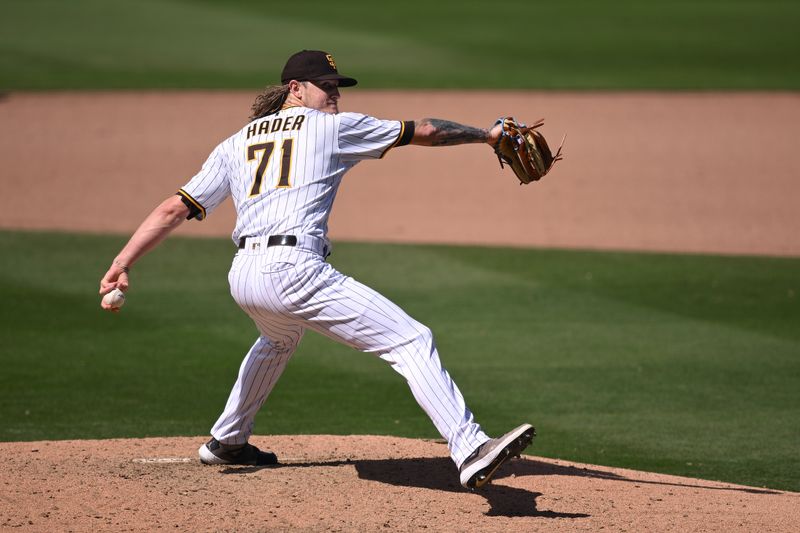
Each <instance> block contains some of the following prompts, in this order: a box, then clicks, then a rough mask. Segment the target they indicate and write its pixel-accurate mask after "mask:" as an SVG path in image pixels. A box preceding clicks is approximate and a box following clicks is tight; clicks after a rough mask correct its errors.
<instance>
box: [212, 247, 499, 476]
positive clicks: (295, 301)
mask: <svg viewBox="0 0 800 533" xmlns="http://www.w3.org/2000/svg"><path fill="white" fill-rule="evenodd" d="M323 254H324V243H323V241H321V240H320V239H314V238H311V237H305V238H304V237H301V238H300V242H299V243H298V245H297V246H295V247H288V246H273V247H269V248H267V247H266V238H249V239H247V243H246V246H245V248H244V249H242V250H239V252H238V254H237V255H236V257H235V258H234V260H233V264H232V265H231V270H230V273H229V275H228V280H229V282H230V286H231V295H232V296H233V298H234V300H236V303H238V304H239V306H240V307H241V308H242V309H243V310H244V311H245V312H246V313H247V314H248V315H249V316H250V318H252V319H253V321H254V322H255V324H256V326H257V327H258V329H259V331H260V333H261V336H260V337H259V338H258V339H257V340H256V342H255V344H253V346H252V348H250V351H249V352H248V353H247V355H246V357H245V358H244V361H242V365H241V367H240V369H239V375H238V378H237V379H236V383H235V384H234V386H233V389H232V390H231V393H230V396H229V398H228V402H227V404H226V405H225V410H224V411H223V413H222V415H221V416H220V417H219V420H217V422H216V423H215V424H214V427H213V428H212V430H211V434H212V435H213V436H214V437H215V438H216V439H217V440H219V441H220V442H222V443H225V444H243V443H245V442H246V441H247V439H248V438H249V436H250V434H251V433H252V431H253V423H254V420H255V416H256V413H257V412H258V410H259V409H260V408H261V405H262V404H263V403H264V401H265V400H266V398H267V396H268V395H269V393H270V391H271V390H272V388H273V387H274V385H275V383H276V382H277V381H278V378H280V376H281V373H282V372H283V369H284V368H285V367H286V363H287V362H288V361H289V358H290V357H291V356H292V353H294V351H295V349H296V348H297V345H298V344H299V342H300V339H301V338H302V336H303V332H304V331H305V329H306V328H309V329H312V330H314V331H317V332H319V333H321V334H323V335H325V336H327V337H330V338H332V339H334V340H336V341H338V342H340V343H343V344H346V345H348V346H351V347H353V348H356V349H357V350H360V351H363V352H369V353H374V354H376V355H377V356H378V357H380V358H381V359H383V360H384V361H386V362H388V363H389V364H391V365H392V368H394V369H395V370H396V371H397V372H398V373H399V374H400V375H402V376H403V377H404V378H405V379H406V381H407V382H408V385H409V387H410V388H411V392H412V394H413V395H414V398H415V399H416V400H417V403H419V405H420V407H422V409H423V410H424V411H425V413H427V414H428V416H429V417H430V419H431V420H432V421H433V424H434V425H435V426H436V429H437V430H438V431H439V433H440V434H441V435H442V437H444V438H445V440H447V443H448V446H449V448H450V454H451V457H452V458H453V461H454V462H455V463H456V465H457V466H460V465H461V463H462V462H463V461H464V460H465V459H466V457H467V456H468V455H469V454H470V453H471V452H472V451H473V450H475V448H477V447H478V446H480V445H481V444H483V443H484V442H485V441H487V440H489V437H488V436H487V435H486V434H485V433H484V432H483V431H482V430H481V427H480V426H479V425H478V424H477V423H475V421H474V420H473V416H472V413H471V412H470V411H469V409H467V407H466V405H465V403H464V398H463V396H462V395H461V392H460V391H459V390H458V387H457V386H456V384H455V383H454V382H453V380H452V379H451V378H450V375H449V374H448V373H447V371H446V370H445V369H444V368H443V367H442V364H441V362H440V361H439V354H438V353H437V351H436V347H435V345H434V343H433V336H432V334H431V331H430V329H428V328H427V327H425V326H424V325H422V324H420V323H419V322H417V321H415V320H414V319H412V318H411V317H410V316H408V315H407V314H406V313H405V312H404V311H403V310H402V309H400V308H399V307H398V306H397V305H395V304H394V303H392V302H391V301H389V300H388V299H387V298H385V297H383V296H382V295H380V294H379V293H377V292H376V291H374V290H372V289H370V288H369V287H367V286H365V285H362V284H361V283H359V282H357V281H355V280H354V279H353V278H350V277H348V276H345V275H343V274H341V273H340V272H338V271H337V270H336V269H334V268H333V267H332V266H331V265H329V264H328V263H326V262H325V261H324V255H323Z"/></svg>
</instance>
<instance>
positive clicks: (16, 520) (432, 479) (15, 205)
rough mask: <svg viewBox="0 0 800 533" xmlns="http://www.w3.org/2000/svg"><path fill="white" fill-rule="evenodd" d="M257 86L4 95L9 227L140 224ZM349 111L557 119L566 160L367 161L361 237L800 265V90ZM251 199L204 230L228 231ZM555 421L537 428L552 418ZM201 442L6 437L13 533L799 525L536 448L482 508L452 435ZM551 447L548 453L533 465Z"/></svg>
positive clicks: (105, 228) (793, 499)
mask: <svg viewBox="0 0 800 533" xmlns="http://www.w3.org/2000/svg"><path fill="white" fill-rule="evenodd" d="M252 98H253V94H252V93H222V92H218V93H202V92H195V93H188V94H186V93H145V94H137V93H113V94H110V93H56V94H12V95H9V96H7V97H5V98H2V99H0V160H1V161H3V168H2V170H0V186H2V191H3V194H2V195H0V228H22V229H57V230H67V231H92V232H118V233H126V234H127V233H130V232H131V231H132V230H133V229H134V228H135V227H136V225H137V224H138V222H139V221H140V220H141V219H142V218H143V216H144V215H145V214H146V213H147V212H148V211H149V210H150V209H151V208H152V207H153V206H154V205H156V203H157V202H159V201H160V200H161V199H163V198H164V197H165V196H166V195H168V194H171V193H172V192H173V191H175V190H176V189H177V188H178V187H180V186H181V185H182V184H183V183H185V181H186V180H187V179H188V178H189V177H190V176H191V175H192V174H193V173H194V172H195V171H196V170H197V169H198V168H199V166H200V165H201V164H202V162H203V160H204V159H205V157H206V156H207V154H208V153H209V152H210V150H211V149H212V148H213V146H214V145H215V144H216V143H218V142H219V141H220V140H221V139H222V138H224V137H225V136H227V135H228V134H230V133H231V132H232V131H233V130H234V129H235V128H237V127H238V126H240V125H241V124H242V123H243V120H244V118H245V117H246V116H247V112H248V109H249V106H250V103H251V101H252ZM341 107H342V109H343V110H358V111H362V112H366V113H370V114H374V115H376V116H381V117H386V118H401V119H411V118H420V117H423V116H433V117H443V118H451V119H454V120H458V121H461V122H466V123H471V124H486V125H488V124H489V123H491V121H492V120H494V119H495V118H496V117H497V116H499V115H503V114H512V113H513V114H514V115H516V116H517V117H518V118H521V119H526V120H528V119H529V120H534V119H536V118H538V117H540V116H545V117H546V118H547V123H546V125H545V130H544V132H545V134H547V135H548V136H550V137H551V138H559V137H560V135H561V134H562V133H564V132H566V133H567V134H568V138H567V145H566V148H565V152H566V160H565V161H563V162H562V163H560V164H559V166H558V167H557V168H556V170H555V171H554V172H553V174H552V175H550V176H548V177H547V178H546V179H545V180H544V181H542V182H540V183H537V184H534V185H531V186H528V187H525V188H520V187H519V186H518V185H516V183H515V181H514V180H515V178H513V176H512V175H511V174H510V171H508V170H506V171H505V172H501V171H500V169H499V167H498V165H497V161H496V159H495V158H494V156H493V155H492V153H491V151H490V150H489V149H488V148H487V147H453V148H448V149H446V150H430V149H423V148H401V149H397V150H393V151H392V152H390V153H389V154H388V155H387V157H386V158H385V160H383V161H381V162H368V163H364V164H362V165H359V167H357V168H356V169H355V170H354V171H353V172H352V173H350V174H349V175H348V176H347V178H346V179H345V182H344V184H343V186H342V189H341V191H340V193H339V196H338V199H337V205H336V207H335V209H334V211H333V216H332V220H331V236H332V237H333V238H334V240H336V239H341V240H356V241H384V242H425V243H427V242H439V243H462V244H466V243H470V244H473V243H474V244H489V245H508V246H542V247H566V248H595V249H620V250H657V251H680V252H708V253H725V254H766V255H787V256H800V238H798V228H800V209H798V208H797V199H798V198H800V179H798V176H800V158H798V157H796V154H795V152H796V149H797V140H796V139H797V138H798V137H799V136H800V135H798V134H800V95H798V94H793V93H792V94H780V93H769V94H752V93H750V94H734V93H729V94H724V95H714V94H705V93H703V94H688V93H687V94H669V95H665V94H655V93H649V94H588V93H576V94H557V93H523V92H508V93H482V92H469V93H451V92H411V93H402V94H400V93H393V92H388V91H387V92H365V91H353V92H352V93H351V94H346V96H345V99H344V100H343V102H342V106H341ZM232 222H233V212H232V209H231V208H230V206H229V205H226V206H224V207H222V208H220V209H219V211H218V212H216V213H214V214H213V215H212V216H210V217H209V219H208V220H206V221H204V222H202V223H191V224H185V225H184V226H183V227H181V229H180V230H179V232H178V233H179V234H184V235H213V236H220V235H228V234H229V233H230V231H231V228H232ZM533 422H535V421H533ZM202 441H203V438H202V437H197V438H175V439H144V440H108V441H64V442H38V443H33V442H29V443H0V453H2V456H3V457H4V459H5V460H6V464H5V465H4V468H3V469H2V470H0V483H2V488H3V493H2V496H0V529H2V530H4V531H5V530H9V531H10V530H19V529H23V530H26V531H53V530H58V531H68V530H69V531H89V530H110V531H152V530H156V529H170V530H178V531H195V530H203V531H205V530H214V531H285V530H298V531H326V530H331V531H375V530H381V531H384V530H400V531H410V530H421V529H426V530H431V531H538V530H542V531H545V530H546V531H599V530H606V531H631V532H639V531H682V532H683V531H726V532H728V531H760V532H770V531H786V532H789V531H800V499H798V498H799V497H800V494H797V493H785V492H778V491H769V490H762V489H754V488H748V487H741V486H735V485H729V484H722V483H714V482H709V481H700V480H695V479H687V478H677V477H670V476H661V475H655V474H647V473H641V472H633V471H627V470H619V469H611V468H605V467H597V466H588V465H572V464H568V463H565V462H561V461H553V460H549V459H540V458H536V457H525V458H523V459H522V460H518V461H516V462H515V463H514V464H512V465H509V466H508V467H506V468H505V469H504V470H503V472H502V473H501V475H500V476H499V478H498V479H497V481H496V483H495V484H494V485H493V486H491V487H489V488H488V489H487V490H485V491H482V492H480V493H470V492H468V491H465V490H463V489H462V488H461V487H460V486H459V485H458V481H457V476H456V472H455V468H454V466H453V465H452V463H451V462H450V460H449V459H448V458H447V456H446V449H445V447H444V446H443V445H442V444H440V443H435V442H428V441H416V440H409V439H399V438H388V437H361V436H351V437H330V436H315V437H306V436H303V437H280V436H273V437H256V438H254V442H255V443H256V444H258V445H261V446H264V447H266V448H272V449H274V450H275V451H276V452H278V453H279V455H281V457H282V458H283V460H284V461H285V462H287V464H286V465H285V466H282V467H279V468H268V469H255V468H218V467H203V466H202V465H200V464H199V463H198V462H197V461H196V460H195V454H196V448H197V446H198V445H199V444H200V443H201V442H202ZM532 452H533V453H535V445H534V448H533V450H532Z"/></svg>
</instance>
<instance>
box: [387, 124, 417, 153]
mask: <svg viewBox="0 0 800 533" xmlns="http://www.w3.org/2000/svg"><path fill="white" fill-rule="evenodd" d="M412 137H414V121H413V120H403V121H401V122H400V134H399V135H398V136H397V140H396V141H395V142H393V143H392V144H391V145H389V146H388V147H387V148H386V150H384V151H383V153H382V154H381V159H383V156H385V155H386V152H388V151H389V150H391V149H392V148H394V147H395V146H404V145H406V144H408V143H410V142H411V138H412Z"/></svg>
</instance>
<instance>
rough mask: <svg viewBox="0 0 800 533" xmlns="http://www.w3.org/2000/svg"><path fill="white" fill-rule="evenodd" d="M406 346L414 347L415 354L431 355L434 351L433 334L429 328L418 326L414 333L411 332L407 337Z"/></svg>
mask: <svg viewBox="0 0 800 533" xmlns="http://www.w3.org/2000/svg"><path fill="white" fill-rule="evenodd" d="M402 344H404V345H406V346H414V347H415V349H414V350H413V352H415V353H431V352H432V351H433V332H432V331H431V329H430V328H429V327H427V326H423V325H422V324H418V325H417V327H416V328H415V329H414V330H413V331H409V332H408V334H407V335H406V336H405V342H403V343H402Z"/></svg>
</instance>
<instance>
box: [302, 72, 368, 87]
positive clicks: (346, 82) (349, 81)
mask: <svg viewBox="0 0 800 533" xmlns="http://www.w3.org/2000/svg"><path fill="white" fill-rule="evenodd" d="M326 80H339V87H352V86H354V85H356V84H357V83H358V82H357V81H356V80H355V79H354V78H348V77H347V76H342V75H341V74H323V75H322V76H317V77H315V78H314V79H313V80H309V81H326Z"/></svg>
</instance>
